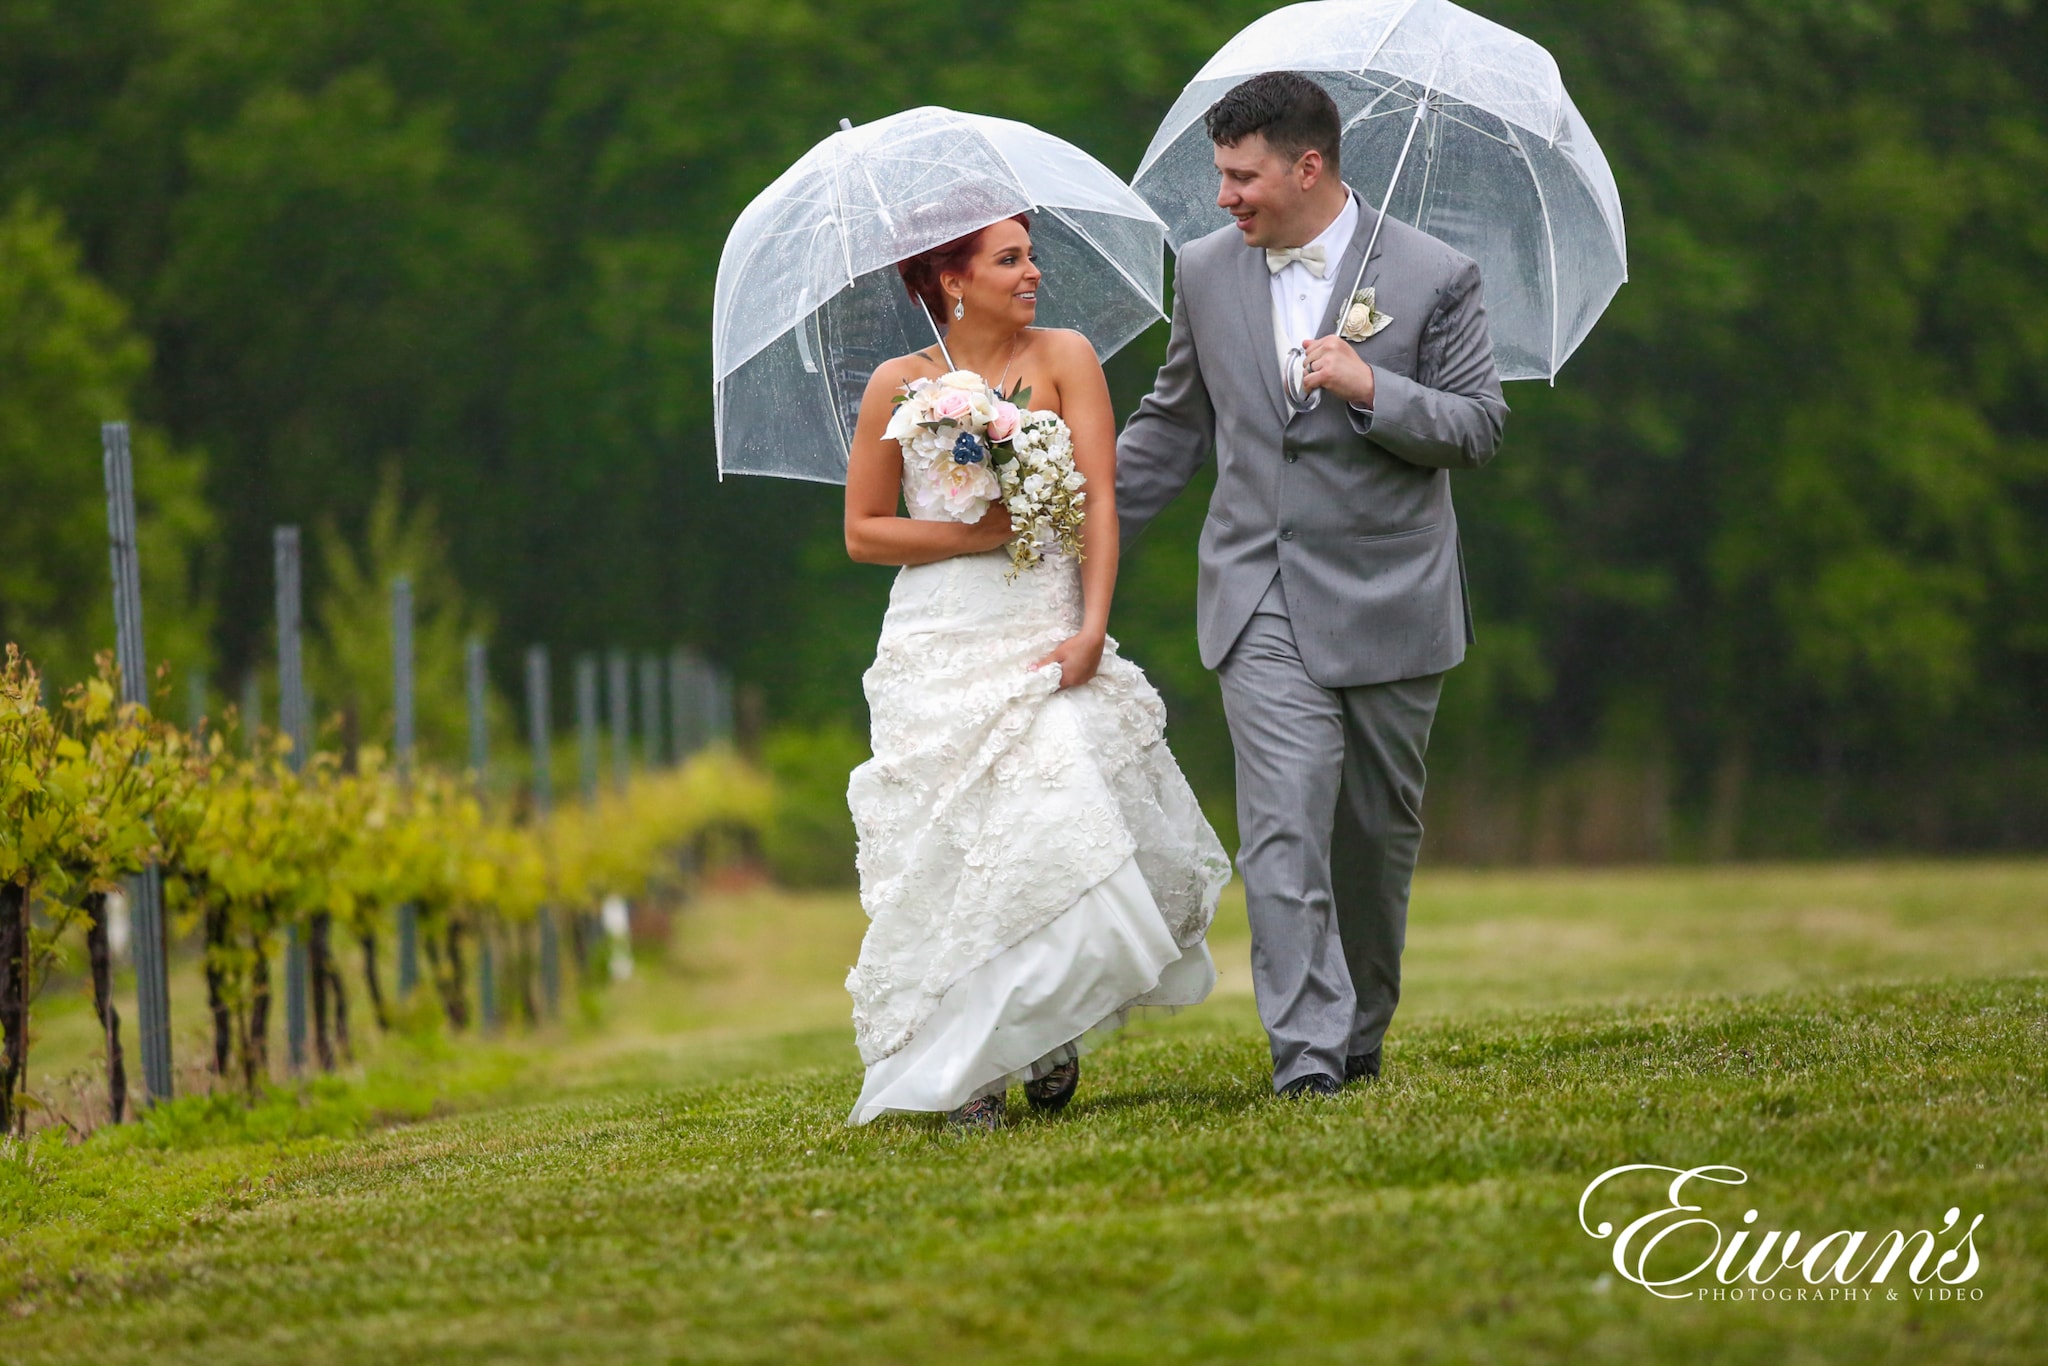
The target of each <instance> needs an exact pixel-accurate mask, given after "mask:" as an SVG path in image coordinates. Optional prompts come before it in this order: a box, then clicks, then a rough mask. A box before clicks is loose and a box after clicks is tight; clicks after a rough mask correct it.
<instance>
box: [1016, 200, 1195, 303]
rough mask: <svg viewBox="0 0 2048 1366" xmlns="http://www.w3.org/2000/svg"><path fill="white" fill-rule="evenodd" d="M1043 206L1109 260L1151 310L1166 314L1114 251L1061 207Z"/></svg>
mask: <svg viewBox="0 0 2048 1366" xmlns="http://www.w3.org/2000/svg"><path fill="white" fill-rule="evenodd" d="M1044 208H1045V211H1046V212H1047V213H1049V214H1051V215H1052V216H1053V217H1054V218H1057V219H1059V220H1060V222H1062V223H1065V224H1066V225H1067V226H1068V227H1070V228H1072V229H1073V230H1074V235H1075V236H1077V237H1079V238H1080V239H1081V240H1082V241H1083V242H1086V243H1087V244H1088V245H1089V246H1091V247H1093V248H1095V250H1096V251H1097V252H1098V253H1099V254H1100V255H1101V257H1102V259H1103V260H1105V261H1107V262H1109V264H1110V268H1111V269H1112V270H1114V271H1116V273H1117V274H1118V275H1121V276H1122V277H1123V279H1124V283H1125V284H1127V285H1129V286H1130V287H1131V288H1132V289H1133V290H1135V291H1136V292H1137V295H1138V297H1139V298H1141V299H1143V300H1144V301H1145V302H1146V303H1148V304H1151V305H1152V311H1153V312H1154V313H1157V314H1159V315H1160V316H1161V317H1164V316H1166V315H1165V313H1164V311H1163V310H1161V308H1160V307H1159V303H1158V301H1157V300H1156V299H1154V298H1153V297H1152V294H1151V291H1149V290H1147V289H1146V288H1145V286H1144V285H1143V284H1141V283H1139V282H1138V281H1137V280H1135V279H1133V278H1132V276H1131V273H1130V272H1129V271H1128V270H1125V269H1124V263H1123V262H1121V261H1119V260H1117V259H1116V255H1115V253H1113V252H1111V251H1109V250H1107V249H1106V248H1105V247H1104V246H1103V245H1102V244H1101V243H1100V242H1097V241H1096V240H1095V238H1094V237H1093V236H1092V235H1091V234H1090V233H1089V231H1088V229H1086V228H1084V227H1082V226H1081V225H1080V224H1079V223H1076V222H1075V221H1074V220H1073V219H1071V218H1069V217H1067V214H1066V211H1065V210H1063V209H1061V208H1060V207H1059V206H1058V205H1057V204H1047V205H1045V206H1044ZM1077 212H1078V210H1077ZM1132 221H1133V222H1142V221H1143V220H1142V219H1133V220H1132Z"/></svg>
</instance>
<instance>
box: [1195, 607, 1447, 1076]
mask: <svg viewBox="0 0 2048 1366" xmlns="http://www.w3.org/2000/svg"><path fill="white" fill-rule="evenodd" d="M1286 611H1287V609H1286V598H1285V594H1284V592H1283V590H1282V589H1281V586H1280V580H1279V579H1278V577H1277V576H1276V577H1275V579H1274V581H1273V586H1272V587H1271V588H1270V589H1268V590H1267V593H1266V596H1265V598H1264V599H1263V600H1262V601H1261V602H1260V603H1259V606H1258V609H1257V611H1256V612H1255V613H1254V614H1253V616H1252V619H1251V621H1250V622H1249V623H1247V625H1246V626H1245V628H1244V631H1243V633H1242V634H1240V635H1239V637H1238V639H1237V641H1236V642H1235V643H1234V644H1233V645H1232V647H1231V649H1230V653H1229V654H1228V655H1227V656H1226V657H1225V658H1224V660H1223V663H1222V666H1221V667H1220V669H1219V670H1218V676H1219V678H1220V679H1221V682H1222V686H1223V708H1224V713H1225V715H1226V716H1227V718H1228V719H1229V722H1230V739H1231V743H1232V745H1233V747H1234V748H1235V749H1236V752H1237V820H1238V834H1239V847H1238V856H1237V863H1238V872H1239V873H1240V874H1241V875H1242V876H1243V878H1244V885H1245V902H1246V908H1247V910H1248V911H1249V913H1250V917H1251V928H1252V985H1253V988H1254V990H1255V991H1256V992H1257V994H1258V1004H1259V1017H1260V1019H1261V1020H1263V1021H1264V1022H1265V1026H1266V1034H1267V1036H1268V1038H1269V1039H1270V1040H1271V1042H1272V1049H1273V1089H1274V1090H1276V1091H1277V1090H1279V1089H1280V1088H1282V1087H1284V1086H1286V1085H1287V1084H1288V1083H1289V1082H1291V1081H1294V1080H1295V1079H1296V1078H1299V1077H1303V1076H1307V1075H1308V1074H1309V1073H1311V1072H1323V1073H1327V1074H1328V1075H1330V1076H1333V1077H1336V1078H1338V1079H1339V1080H1341V1079H1342V1078H1343V1076H1344V1059H1345V1057H1346V1056H1347V1055H1350V1054H1359V1053H1369V1052H1371V1051H1372V1050H1373V1049H1375V1048H1377V1047H1379V1045H1380V1040H1381V1039H1382V1038H1383V1037H1384V1036H1385V1034H1386V1032H1387V1025H1388V1022H1389V1021H1391V1020H1392V1019H1393V1017H1394V1007H1395V1005H1396V1004H1397V1003H1398V1002H1399V1000H1400V997H1401V948H1402V944H1403V943H1404V941H1405V940H1406V938H1407V931H1408V886H1409V881H1410V878H1411V876H1412V874H1413V873H1414V870H1415V856H1416V853H1417V851H1418V850H1419V849H1420V847H1421V844H1422V787H1423V778H1424V771H1423V753H1424V751H1425V750H1426V749H1427V747H1428V745H1429V728H1430V723H1431V722H1432V721H1433V720H1434V719H1435V717H1436V706H1437V698H1438V696H1439V694H1440V693H1441V692H1442V688H1443V675H1442V674H1440V673H1438V674H1430V675H1427V676H1425V677H1422V678H1407V679H1400V680H1397V681H1395V682H1391V683H1369V684H1363V685H1360V686H1357V687H1348V688H1325V687H1322V686H1321V685H1319V684H1317V683H1316V682H1315V681H1313V680H1312V679H1311V678H1310V677H1309V675H1308V670H1307V668H1306V667H1305V666H1304V665H1303V663H1302V659H1301V652H1300V650H1299V649H1298V648H1297V647H1296V645H1295V638H1294V630H1293V626H1292V624H1291V622H1290V621H1289V620H1288V617H1287V615H1286Z"/></svg>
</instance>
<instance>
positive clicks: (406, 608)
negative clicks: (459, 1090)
mask: <svg viewBox="0 0 2048 1366" xmlns="http://www.w3.org/2000/svg"><path fill="white" fill-rule="evenodd" d="M391 703H392V712H393V720H394V726H393V729H394V731H395V732H396V733H395V734H394V735H393V736H392V746H391V748H392V759H393V760H394V761H395V762H396V764H397V766H398V781H399V782H401V783H406V782H409V781H410V780H411V778H412V751H413V743H414V740H415V738H416V737H415V736H414V733H413V651H412V580H411V579H410V578H408V577H407V576H405V575H404V574H400V575H399V576H398V577H396V578H394V579H393V580H392V581H391ZM419 981H420V920H419V908H418V907H417V906H415V905H413V903H412V902H410V901H408V902H405V903H404V904H402V905H400V906H399V908H398V999H399V1000H400V1001H403V1000H405V999H406V998H408V997H409V996H411V995H412V993H413V989H414V988H415V987H417V986H418V985H419Z"/></svg>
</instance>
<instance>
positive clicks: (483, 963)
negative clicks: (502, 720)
mask: <svg viewBox="0 0 2048 1366" xmlns="http://www.w3.org/2000/svg"><path fill="white" fill-rule="evenodd" d="M488 662H489V661H488V660H487V659H486V657H485V655H484V641H483V637H482V636H471V637H470V638H469V639H468V640H467V641H466V642H465V643H464V645H463V649H462V677H463V684H464V691H465V693H466V694H467V699H468V702H469V718H468V719H469V778H470V783H471V784H472V786H473V787H474V788H475V791H476V796H477V800H478V801H482V800H483V796H484V769H485V767H486V766H487V765H488V764H489V763H490V759H491V753H490V732H489V729H488V728H487V727H486V725H485V721H486V719H487V718H486V716H485V714H484V706H485V703H486V701H487V700H488V699H487V695H486V692H485V689H486V688H487V687H488V686H489V685H488V682H487V680H486V678H485V673H484V670H485V667H486V665H487V664H488ZM477 938H478V939H479V940H480V941H481V947H480V948H479V950H478V953H477V972H478V973H479V974H480V981H479V983H478V991H477V995H478V998H479V999H480V1000H481V1001H482V1002H483V1017H484V1028H485V1029H490V1028H493V1027H495V1026H496V1025H497V1023H498V972H497V963H496V962H495V961H494V959H493V955H492V949H491V935H490V932H489V930H488V929H487V928H486V927H484V926H481V925H479V926H478V927H477Z"/></svg>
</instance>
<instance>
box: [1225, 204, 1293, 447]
mask: <svg viewBox="0 0 2048 1366" xmlns="http://www.w3.org/2000/svg"><path fill="white" fill-rule="evenodd" d="M1271 278H1272V272H1270V271H1268V270H1267V269H1266V253H1265V252H1263V251H1261V250H1259V249H1258V248H1257V247H1247V246H1244V245H1243V244H1239V247H1238V251H1237V300H1238V303H1239V304H1241V305H1242V306H1243V308H1244V326H1245V332H1246V334H1247V335H1249V336H1250V337H1251V338H1252V339H1253V345H1252V352H1253V355H1254V356H1255V358H1256V361H1257V364H1258V368H1259V381H1260V383H1262V384H1264V385H1265V386H1266V397H1267V398H1268V399H1270V400H1271V401H1272V404H1273V414H1274V416H1276V417H1278V418H1279V419H1280V420H1281V421H1282V422H1283V423H1284V422H1286V421H1287V393H1286V391H1285V390H1284V389H1282V388H1281V387H1280V357H1279V356H1278V355H1277V354H1276V353H1275V350H1274V341H1273V286H1272V284H1271Z"/></svg>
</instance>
